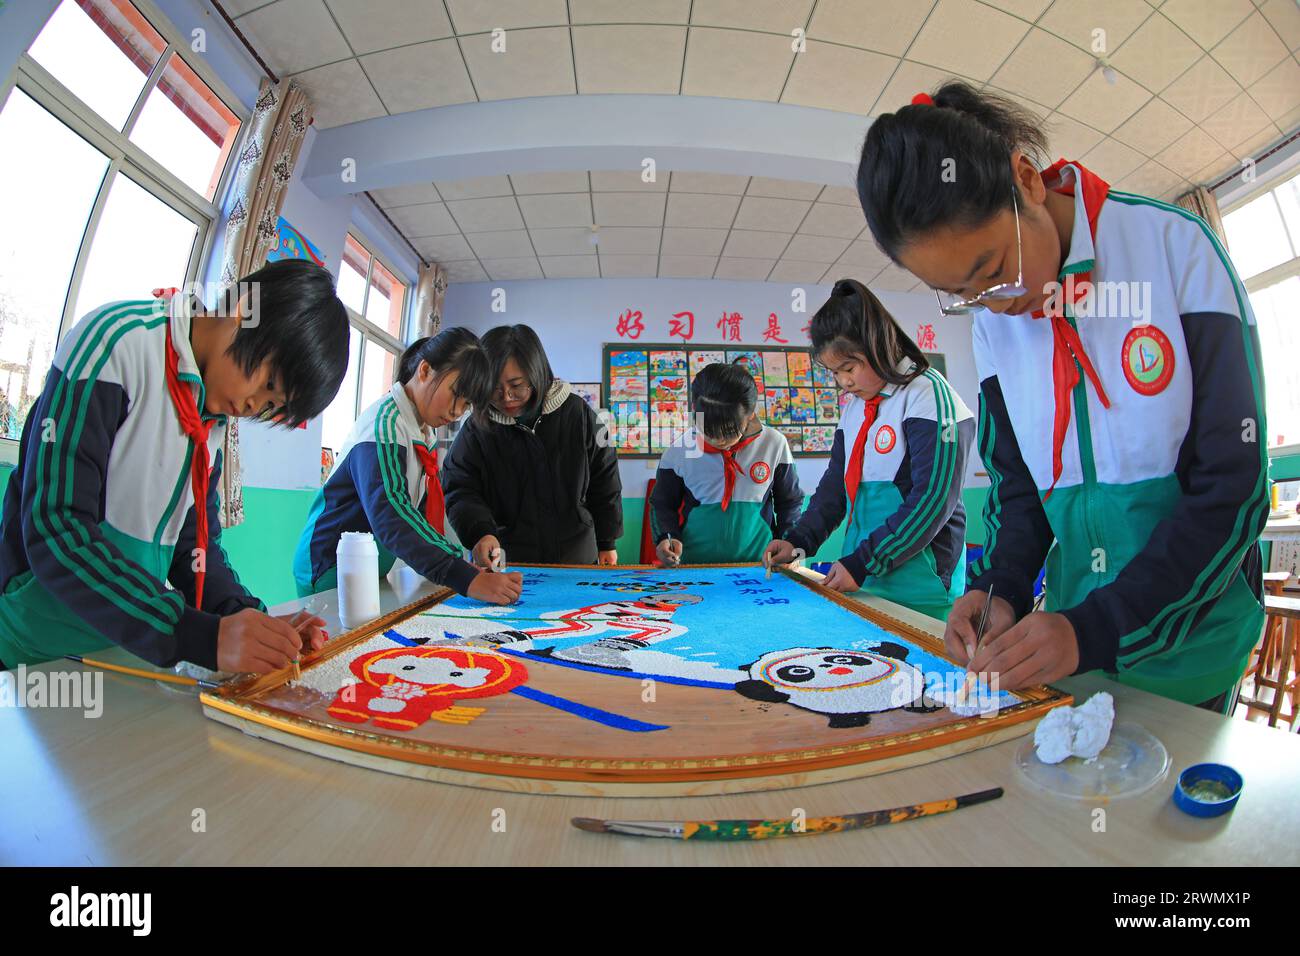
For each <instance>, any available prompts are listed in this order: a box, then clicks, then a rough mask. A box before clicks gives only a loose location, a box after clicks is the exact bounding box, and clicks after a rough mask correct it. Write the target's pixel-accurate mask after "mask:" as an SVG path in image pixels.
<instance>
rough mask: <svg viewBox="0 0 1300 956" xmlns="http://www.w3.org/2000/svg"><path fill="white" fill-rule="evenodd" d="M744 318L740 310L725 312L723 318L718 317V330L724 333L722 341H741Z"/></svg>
mask: <svg viewBox="0 0 1300 956" xmlns="http://www.w3.org/2000/svg"><path fill="white" fill-rule="evenodd" d="M744 320H745V317H744V316H743V315H741V314H740V313H739V312H723V313H722V318H720V319H718V323H717V324H718V331H720V332H721V333H722V341H724V342H739V341H741V338H740V323H741V322H743V321H744Z"/></svg>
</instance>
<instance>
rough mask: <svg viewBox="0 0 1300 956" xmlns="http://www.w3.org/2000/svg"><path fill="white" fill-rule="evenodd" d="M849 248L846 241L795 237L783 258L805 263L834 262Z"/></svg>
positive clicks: (819, 237) (815, 237) (816, 237)
mask: <svg viewBox="0 0 1300 956" xmlns="http://www.w3.org/2000/svg"><path fill="white" fill-rule="evenodd" d="M848 247H849V240H848V239H835V238H832V237H830V236H795V237H794V238H793V239H792V240H790V245H788V246H787V247H786V249H785V253H784V255H783V258H786V259H802V260H803V261H805V262H823V263H826V262H834V261H835V260H836V259H838V258H839V257H840V256H842V255H844V250H846V249H847V248H848Z"/></svg>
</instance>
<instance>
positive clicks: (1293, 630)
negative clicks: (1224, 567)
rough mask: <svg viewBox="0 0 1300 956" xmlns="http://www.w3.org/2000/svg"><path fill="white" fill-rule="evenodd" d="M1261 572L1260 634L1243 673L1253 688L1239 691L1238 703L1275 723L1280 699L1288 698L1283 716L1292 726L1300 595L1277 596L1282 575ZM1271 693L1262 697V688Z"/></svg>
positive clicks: (1299, 686)
mask: <svg viewBox="0 0 1300 956" xmlns="http://www.w3.org/2000/svg"><path fill="white" fill-rule="evenodd" d="M1271 577H1273V575H1272V574H1269V575H1265V589H1266V592H1267V593H1266V595H1265V597H1264V610H1265V612H1266V614H1267V615H1268V616H1267V618H1266V619H1265V622H1264V637H1263V640H1261V641H1260V645H1259V647H1258V649H1257V650H1256V652H1255V654H1254V656H1253V657H1252V660H1251V665H1250V666H1249V667H1248V668H1247V669H1246V674H1245V676H1246V677H1248V678H1252V679H1253V680H1254V684H1255V687H1254V691H1253V693H1252V694H1251V695H1250V696H1249V697H1247V696H1246V695H1244V694H1243V695H1242V696H1241V698H1240V703H1242V704H1245V705H1246V714H1247V716H1248V717H1249V715H1250V712H1251V711H1261V712H1263V713H1266V714H1268V725H1269V726H1270V727H1276V726H1277V721H1278V717H1280V716H1282V702H1283V700H1286V699H1289V701H1290V704H1291V711H1290V714H1289V715H1288V716H1287V717H1285V718H1284V719H1285V720H1286V722H1287V724H1288V725H1290V726H1291V727H1292V728H1294V727H1295V725H1296V723H1297V716H1300V715H1297V712H1296V710H1297V702H1298V700H1300V599H1297V598H1289V597H1282V596H1281V589H1282V583H1283V582H1284V581H1285V580H1286V578H1285V577H1283V578H1282V579H1281V580H1280V581H1278V580H1276V579H1275V580H1273V581H1270V580H1268V578H1271ZM1265 689H1267V690H1270V691H1272V694H1271V695H1270V696H1269V697H1268V698H1267V699H1265V698H1264V696H1263V691H1264V690H1265Z"/></svg>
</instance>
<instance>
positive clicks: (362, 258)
mask: <svg viewBox="0 0 1300 956" xmlns="http://www.w3.org/2000/svg"><path fill="white" fill-rule="evenodd" d="M338 295H339V298H340V299H342V300H343V304H344V305H345V306H347V309H348V321H349V323H350V324H351V326H352V327H351V329H350V332H351V336H350V338H349V341H348V373H347V376H346V377H345V378H344V379H343V384H342V385H341V386H340V387H339V391H338V394H337V395H336V396H335V397H334V401H333V402H331V403H330V406H329V408H327V409H325V413H324V418H323V421H322V423H321V444H322V445H323V446H324V447H326V448H330V449H333V450H334V452H335V453H337V452H339V451H341V450H342V448H343V443H344V442H345V441H347V437H348V432H350V431H351V430H352V425H353V424H354V423H355V422H356V420H357V416H358V415H360V414H361V411H362V410H363V409H365V408H366V407H368V406H369V405H371V404H372V403H373V402H375V401H376V400H377V399H379V398H380V397H382V396H383V395H384V394H385V393H386V392H387V391H388V390H389V389H390V388H391V387H392V385H393V380H394V379H395V378H396V377H397V359H398V358H399V357H400V356H401V354H402V350H403V349H404V348H405V346H403V345H402V342H403V338H402V319H403V316H404V315H405V314H406V296H407V284H406V283H404V282H402V281H401V280H400V279H399V278H398V277H397V275H396V273H395V272H394V271H393V270H392V269H389V268H388V267H387V266H386V265H385V264H384V263H383V262H381V261H380V259H379V258H378V257H377V256H376V255H375V253H374V252H372V251H371V250H370V248H369V247H368V246H367V245H366V243H365V242H363V241H362V240H361V239H359V238H357V236H356V235H354V234H353V233H351V232H349V233H348V235H347V239H346V240H344V243H343V260H342V263H341V265H340V266H339V280H338Z"/></svg>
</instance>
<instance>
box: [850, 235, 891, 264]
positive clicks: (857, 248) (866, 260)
mask: <svg viewBox="0 0 1300 956" xmlns="http://www.w3.org/2000/svg"><path fill="white" fill-rule="evenodd" d="M839 263H840V264H842V265H846V266H855V267H858V268H862V267H865V266H872V267H874V268H876V269H883V268H884V267H885V266H887V265H889V257H888V256H886V255H885V254H884V253H883V252H881V251H880V249H878V248H877V247H876V244H875V243H874V242H872V241H871V240H870V239H859V240H857V241H856V242H851V243H849V247H848V249H846V250H845V251H844V255H842V256H840V258H839Z"/></svg>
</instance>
